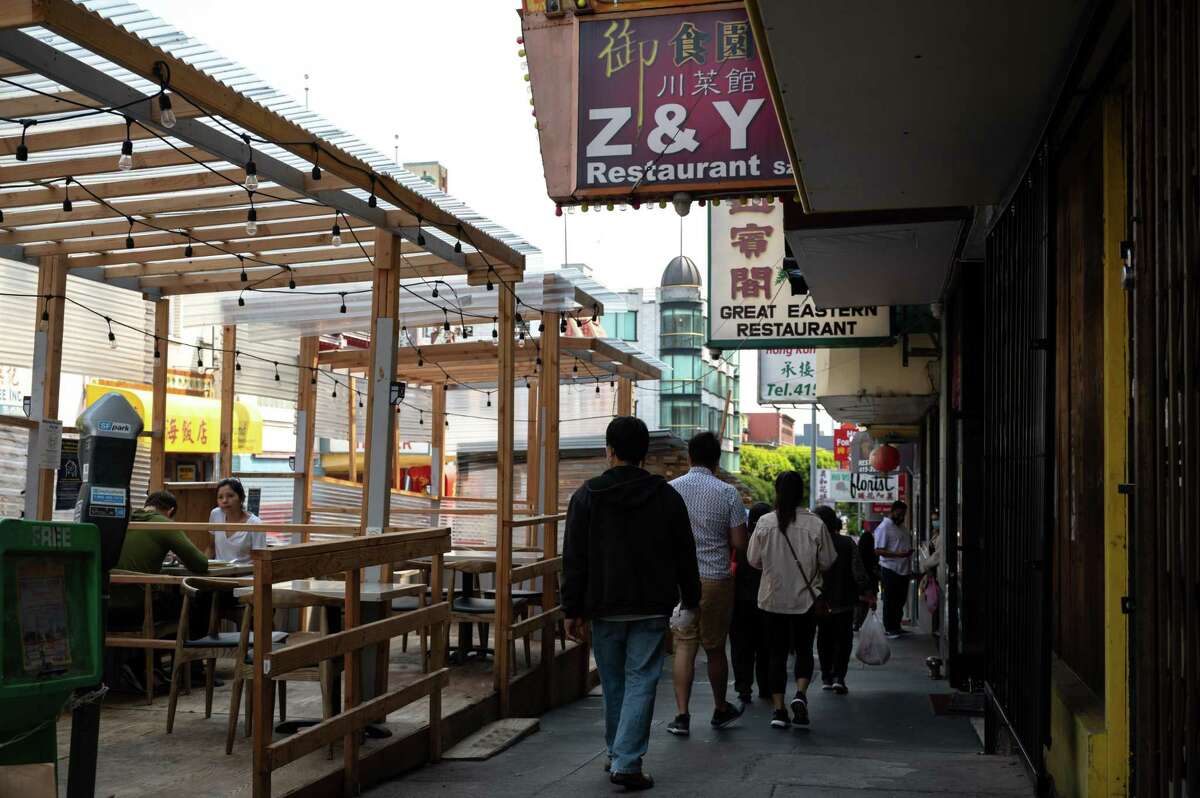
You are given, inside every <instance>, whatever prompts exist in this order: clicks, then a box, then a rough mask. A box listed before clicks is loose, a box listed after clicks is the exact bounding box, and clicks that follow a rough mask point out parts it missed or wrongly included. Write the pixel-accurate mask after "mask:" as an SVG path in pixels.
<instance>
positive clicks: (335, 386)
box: [333, 380, 337, 399]
mask: <svg viewBox="0 0 1200 798" xmlns="http://www.w3.org/2000/svg"><path fill="white" fill-rule="evenodd" d="M333 398H334V399H337V380H334V381H333Z"/></svg>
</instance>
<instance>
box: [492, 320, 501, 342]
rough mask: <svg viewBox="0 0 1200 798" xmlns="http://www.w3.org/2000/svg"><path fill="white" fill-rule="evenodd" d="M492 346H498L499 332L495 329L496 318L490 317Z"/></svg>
mask: <svg viewBox="0 0 1200 798" xmlns="http://www.w3.org/2000/svg"><path fill="white" fill-rule="evenodd" d="M492 346H500V331H499V330H498V329H496V317H495V316H493V317H492Z"/></svg>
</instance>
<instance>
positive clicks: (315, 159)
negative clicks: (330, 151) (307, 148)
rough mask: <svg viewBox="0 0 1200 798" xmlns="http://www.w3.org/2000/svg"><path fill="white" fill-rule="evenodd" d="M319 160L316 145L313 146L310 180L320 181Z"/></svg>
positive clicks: (319, 151)
mask: <svg viewBox="0 0 1200 798" xmlns="http://www.w3.org/2000/svg"><path fill="white" fill-rule="evenodd" d="M320 160H321V148H320V147H318V146H317V145H316V144H313V168H312V179H313V180H320V179H321V165H320V163H319V161H320Z"/></svg>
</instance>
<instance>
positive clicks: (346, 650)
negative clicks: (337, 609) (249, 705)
mask: <svg viewBox="0 0 1200 798" xmlns="http://www.w3.org/2000/svg"><path fill="white" fill-rule="evenodd" d="M449 550H450V528H449V527H437V528H431V529H420V530H415V531H409V532H389V533H385V534H381V535H368V536H365V537H356V538H352V539H349V540H338V541H332V542H329V543H302V544H298V545H294V546H280V547H277V548H273V549H256V550H254V552H253V555H252V556H253V559H254V628H255V629H258V630H268V629H270V628H271V621H272V613H273V608H272V603H271V586H272V584H274V583H276V582H284V581H288V580H292V579H308V578H314V577H319V576H321V575H323V574H331V573H339V572H344V573H345V575H346V603H345V628H344V630H343V631H341V632H337V633H334V634H329V635H325V636H322V637H319V638H316V639H314V640H310V641H308V642H305V643H298V644H296V645H292V646H287V647H286V648H280V649H276V650H275V651H269V650H268V646H255V647H254V673H255V679H254V706H255V710H254V713H253V723H254V759H253V771H252V774H251V775H252V780H253V795H254V796H255V798H268V797H269V796H270V794H271V773H272V771H275V770H278V769H279V768H281V767H283V766H284V765H286V764H288V763H289V762H294V761H295V760H296V759H298V758H299V757H301V756H304V755H305V754H307V753H310V752H312V751H316V750H318V749H320V748H322V747H324V746H326V745H329V744H331V743H333V742H334V741H335V740H337V739H338V738H339V737H340V738H342V741H343V754H344V760H343V771H344V785H345V793H346V794H347V795H356V794H358V792H359V791H360V780H359V736H360V734H359V733H360V732H361V731H362V729H363V728H364V727H366V726H367V725H368V724H369V723H371V722H373V721H376V720H378V719H379V718H381V717H384V716H386V715H387V714H388V713H390V712H394V711H395V710H397V709H400V708H401V707H404V706H407V705H408V704H411V703H412V702H414V701H417V700H419V699H421V698H424V697H426V696H428V698H429V752H430V759H431V761H434V762H436V761H438V760H439V759H440V758H441V713H442V694H441V691H442V689H443V688H444V687H445V686H446V685H447V684H448V682H449V670H448V669H447V668H445V667H444V656H445V647H444V641H445V639H446V632H447V628H448V624H449V620H450V605H449V604H448V603H446V602H444V601H443V602H440V603H438V604H433V605H431V606H428V607H425V608H422V609H417V610H414V611H412V612H405V613H401V614H398V615H393V616H391V617H385V618H384V619H383V620H380V621H374V622H372V623H367V624H363V623H362V622H361V619H362V607H361V603H360V592H361V579H362V569H363V568H366V567H369V566H373V565H383V564H385V563H392V562H402V561H404V560H410V559H413V558H416V557H431V558H432V561H433V562H432V568H431V570H430V588H431V592H432V595H433V597H434V599H438V598H440V597H441V595H442V554H444V553H445V552H447V551H449ZM414 631H423V632H426V633H427V634H428V635H429V639H430V640H431V641H434V642H433V645H432V646H431V650H430V664H429V671H428V673H427V674H425V675H423V676H421V677H420V678H418V679H416V680H415V681H413V682H411V683H410V684H407V685H405V686H404V687H401V688H399V689H396V690H391V691H386V692H383V693H382V694H380V695H377V696H375V697H374V698H371V699H370V700H368V701H366V702H361V692H362V679H361V671H360V666H361V663H362V657H363V654H362V650H363V649H364V648H366V647H368V646H376V645H378V646H388V645H390V642H391V639H392V638H393V637H396V636H398V635H403V634H407V633H409V632H414ZM259 634H261V635H263V636H264V637H265V636H266V632H264V631H260V632H259ZM334 657H342V658H343V659H344V664H345V679H346V691H345V708H344V709H343V710H342V711H341V712H339V713H338V714H336V715H334V716H333V717H331V718H328V719H326V720H323V721H321V722H320V723H318V724H316V725H315V726H312V727H310V728H307V729H305V730H303V731H301V732H299V733H297V734H293V735H291V736H289V737H286V738H284V739H282V740H279V741H275V742H273V741H272V730H271V724H272V722H273V719H274V718H273V709H272V707H273V703H274V680H276V679H278V678H280V677H281V676H283V675H284V674H286V673H290V672H291V671H293V670H296V669H297V668H303V667H310V666H312V665H315V664H318V663H320V662H322V661H324V660H327V659H331V658H334ZM385 662H386V659H385ZM360 702H361V703H360Z"/></svg>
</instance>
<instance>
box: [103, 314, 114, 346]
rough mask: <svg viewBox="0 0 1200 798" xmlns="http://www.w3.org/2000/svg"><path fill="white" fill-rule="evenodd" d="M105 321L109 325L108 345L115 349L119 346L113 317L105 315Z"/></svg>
mask: <svg viewBox="0 0 1200 798" xmlns="http://www.w3.org/2000/svg"><path fill="white" fill-rule="evenodd" d="M104 323H105V324H107V325H108V345H109V346H111V347H112V348H113V349H116V348H117V335H116V333H114V332H113V328H112V319H111V318H109V317H108V316H105V317H104Z"/></svg>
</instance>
